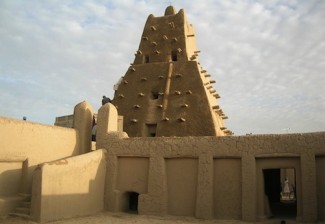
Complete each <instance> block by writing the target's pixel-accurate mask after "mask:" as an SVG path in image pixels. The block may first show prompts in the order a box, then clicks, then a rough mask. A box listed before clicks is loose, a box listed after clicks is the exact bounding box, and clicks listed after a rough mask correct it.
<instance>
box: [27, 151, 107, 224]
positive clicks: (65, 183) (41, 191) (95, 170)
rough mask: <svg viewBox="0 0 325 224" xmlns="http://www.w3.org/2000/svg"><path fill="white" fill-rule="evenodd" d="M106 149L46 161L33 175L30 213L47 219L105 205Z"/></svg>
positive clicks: (87, 213)
mask: <svg viewBox="0 0 325 224" xmlns="http://www.w3.org/2000/svg"><path fill="white" fill-rule="evenodd" d="M105 175H106V159H105V150H96V151H94V152H90V153H87V154H84V155H80V156H75V157H71V158H67V159H64V160H58V161H55V162H52V163H45V164H43V165H41V166H40V167H38V168H37V169H36V170H35V172H34V176H33V190H32V208H31V216H32V219H33V220H35V221H40V222H46V221H52V220H58V219H63V218H71V217H76V216H80V215H90V214H94V213H96V212H99V211H101V210H103V208H104V200H103V198H104V186H105Z"/></svg>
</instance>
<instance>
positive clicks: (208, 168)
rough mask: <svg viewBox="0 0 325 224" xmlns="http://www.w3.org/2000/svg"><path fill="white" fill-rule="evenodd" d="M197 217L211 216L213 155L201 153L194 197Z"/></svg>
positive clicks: (207, 217)
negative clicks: (195, 195)
mask: <svg viewBox="0 0 325 224" xmlns="http://www.w3.org/2000/svg"><path fill="white" fill-rule="evenodd" d="M195 216H196V217H197V218H202V219H212V218H213V157H212V155H206V154H205V155H202V156H200V157H199V175H198V188H197V197H196V214H195Z"/></svg>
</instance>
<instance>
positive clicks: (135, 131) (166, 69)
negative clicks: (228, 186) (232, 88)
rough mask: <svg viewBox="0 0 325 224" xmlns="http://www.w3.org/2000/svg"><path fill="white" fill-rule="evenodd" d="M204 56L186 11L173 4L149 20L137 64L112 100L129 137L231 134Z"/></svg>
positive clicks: (138, 51) (137, 54)
mask: <svg viewBox="0 0 325 224" xmlns="http://www.w3.org/2000/svg"><path fill="white" fill-rule="evenodd" d="M199 52H200V51H199V50H198V49H197V47H196V38H195V31H194V27H193V26H192V24H189V23H188V22H187V19H186V15H185V12H184V10H183V9H181V10H180V11H179V12H177V13H176V10H175V9H174V7H173V6H168V7H167V8H166V10H165V15H164V16H160V17H155V16H154V15H149V16H148V19H147V22H146V24H145V27H144V30H143V33H142V36H141V41H140V45H139V49H138V50H137V51H136V54H135V59H134V62H133V63H132V64H131V66H130V67H129V69H128V71H127V72H126V74H125V75H124V76H123V78H122V80H121V81H120V83H119V85H117V88H116V92H115V96H114V99H113V104H115V105H116V107H117V108H118V112H119V114H121V115H123V116H124V130H125V131H126V132H127V133H128V134H129V136H130V137H137V136H139V137H140V136H141V137H143V136H151V137H154V136H223V135H230V134H231V131H229V130H227V128H226V127H225V126H224V122H223V120H224V119H226V118H227V117H226V116H225V114H224V113H223V111H222V110H221V108H220V106H219V104H218V102H217V99H218V98H219V97H220V96H219V94H218V93H216V90H215V89H214V87H213V85H212V84H213V83H215V81H214V80H211V78H210V75H209V74H208V73H207V71H206V70H204V69H203V68H202V67H201V65H200V63H199V61H198V54H199Z"/></svg>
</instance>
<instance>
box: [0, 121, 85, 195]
mask: <svg viewBox="0 0 325 224" xmlns="http://www.w3.org/2000/svg"><path fill="white" fill-rule="evenodd" d="M0 136H1V141H0V148H1V150H0V172H1V173H0V197H1V196H12V195H15V194H17V193H20V192H25V193H27V192H30V186H31V185H30V182H31V174H32V172H33V170H34V169H35V166H36V165H37V164H39V163H43V162H47V161H52V160H56V159H59V158H64V157H67V156H71V155H77V154H79V151H78V149H79V145H78V132H77V130H75V129H72V128H61V127H55V126H47V125H41V124H36V123H32V122H27V121H20V120H14V119H8V118H0ZM23 163H27V164H26V165H27V166H25V167H24V166H23ZM23 176H24V177H23ZM21 185H23V186H24V188H25V189H21ZM6 186H10V187H9V189H8V187H6Z"/></svg>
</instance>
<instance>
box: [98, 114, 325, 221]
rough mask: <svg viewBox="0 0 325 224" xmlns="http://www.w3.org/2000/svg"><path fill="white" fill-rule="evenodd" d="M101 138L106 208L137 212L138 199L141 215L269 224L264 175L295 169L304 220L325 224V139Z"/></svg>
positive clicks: (292, 136) (295, 136) (299, 210)
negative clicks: (132, 205) (133, 208)
mask: <svg viewBox="0 0 325 224" xmlns="http://www.w3.org/2000/svg"><path fill="white" fill-rule="evenodd" d="M112 109H113V108H112ZM99 116H104V115H103V114H101V113H99ZM101 130H104V129H101ZM98 136H99V138H100V139H98V142H100V147H102V148H106V149H107V150H108V155H107V160H108V165H107V177H106V186H105V191H106V193H105V206H106V209H107V210H109V211H114V212H120V211H127V210H128V209H130V208H129V207H128V206H129V204H130V203H132V202H131V201H132V200H134V199H132V198H131V195H133V194H134V193H135V194H138V199H137V200H138V202H137V203H138V204H137V206H138V207H137V211H138V212H139V214H156V215H166V214H170V215H180V216H194V217H197V218H203V219H236V220H241V219H242V220H245V221H251V222H255V221H259V220H264V219H267V218H268V217H269V216H270V214H269V212H268V209H269V208H268V200H267V199H266V196H265V192H264V181H263V178H264V176H263V171H264V170H268V169H286V168H292V169H294V170H295V173H296V198H297V208H296V212H297V216H296V220H297V221H305V222H315V221H316V220H324V215H323V214H324V200H325V197H324V196H325V194H324V184H325V181H324V180H325V176H324V175H325V174H324V172H323V171H322V169H323V168H324V166H325V159H324V158H325V147H324V146H325V133H307V134H287V135H256V136H240V137H156V138H150V137H147V138H128V137H127V136H126V135H122V134H120V135H117V134H116V133H115V134H114V133H113V132H108V133H106V135H105V134H103V133H98ZM119 136H121V137H119Z"/></svg>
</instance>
